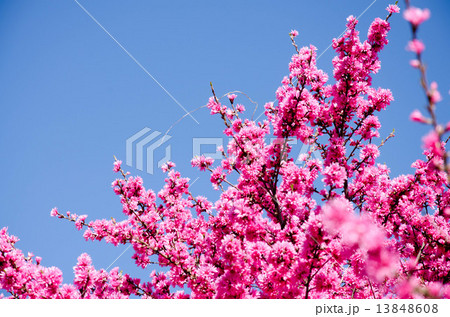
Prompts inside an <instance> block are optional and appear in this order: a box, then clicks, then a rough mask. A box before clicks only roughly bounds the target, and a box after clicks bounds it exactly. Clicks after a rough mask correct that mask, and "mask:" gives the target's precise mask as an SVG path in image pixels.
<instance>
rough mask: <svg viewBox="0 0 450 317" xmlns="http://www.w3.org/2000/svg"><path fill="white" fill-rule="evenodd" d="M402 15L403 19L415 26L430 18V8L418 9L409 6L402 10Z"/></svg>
mask: <svg viewBox="0 0 450 317" xmlns="http://www.w3.org/2000/svg"><path fill="white" fill-rule="evenodd" d="M403 17H404V18H405V20H407V21H408V22H410V23H411V24H412V25H414V26H415V27H418V26H419V25H420V24H421V23H423V22H425V21H426V20H428V19H429V18H430V10H428V9H423V10H422V9H419V8H415V7H409V8H408V9H406V10H405V12H403Z"/></svg>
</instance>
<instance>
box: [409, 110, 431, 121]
mask: <svg viewBox="0 0 450 317" xmlns="http://www.w3.org/2000/svg"><path fill="white" fill-rule="evenodd" d="M409 118H410V119H411V121H415V122H420V123H428V120H427V118H425V117H424V116H423V114H422V113H421V112H420V111H419V110H414V111H413V112H412V113H411V115H410V116H409Z"/></svg>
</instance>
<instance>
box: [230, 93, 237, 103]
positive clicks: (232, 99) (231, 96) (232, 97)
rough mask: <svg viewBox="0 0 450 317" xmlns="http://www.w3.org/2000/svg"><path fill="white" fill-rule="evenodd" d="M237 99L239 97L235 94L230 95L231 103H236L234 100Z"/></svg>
mask: <svg viewBox="0 0 450 317" xmlns="http://www.w3.org/2000/svg"><path fill="white" fill-rule="evenodd" d="M236 97H237V96H236V95H235V94H231V95H228V99H229V100H230V102H231V103H233V102H234V99H236Z"/></svg>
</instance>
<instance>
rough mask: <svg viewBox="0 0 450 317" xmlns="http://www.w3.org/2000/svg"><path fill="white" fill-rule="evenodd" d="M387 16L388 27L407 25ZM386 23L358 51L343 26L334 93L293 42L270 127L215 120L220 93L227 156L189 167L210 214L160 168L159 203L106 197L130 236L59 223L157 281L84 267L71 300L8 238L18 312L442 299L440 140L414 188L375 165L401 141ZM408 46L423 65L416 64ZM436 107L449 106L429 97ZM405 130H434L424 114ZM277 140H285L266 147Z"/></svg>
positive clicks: (146, 193) (2, 243)
mask: <svg viewBox="0 0 450 317" xmlns="http://www.w3.org/2000/svg"><path fill="white" fill-rule="evenodd" d="M410 10H411V9H410ZM388 12H389V16H388V18H389V17H390V16H391V15H392V13H396V12H399V9H398V7H396V6H389V7H388ZM424 12H426V11H422V12H418V11H414V12H412V11H408V10H407V11H406V12H405V17H407V19H408V21H411V23H414V25H416V26H417V25H418V24H420V22H421V21H423V20H424V19H426V18H427V17H428V16H427V14H426V13H424ZM388 18H386V19H384V20H383V19H380V18H377V19H375V20H374V21H373V22H372V24H371V25H370V28H369V31H368V35H367V40H364V41H362V40H361V39H360V34H359V31H358V30H357V28H356V27H357V24H358V21H357V19H356V18H355V17H353V16H350V17H349V18H348V20H347V29H346V31H345V33H344V34H343V36H342V37H340V38H338V39H334V40H333V43H332V47H333V49H334V50H335V52H336V56H335V57H334V58H333V60H332V63H333V67H334V69H333V74H332V76H333V78H334V80H333V81H329V76H328V75H327V74H326V73H325V72H323V71H322V70H320V69H318V68H317V64H316V59H317V53H316V48H315V47H314V46H312V45H311V46H308V47H303V48H298V47H297V45H296V43H295V41H294V37H296V36H297V35H298V32H297V31H291V33H290V37H291V40H292V41H293V43H294V47H295V49H296V54H294V55H293V56H292V59H291V62H290V63H289V74H288V75H287V76H286V77H285V78H284V79H283V80H282V83H281V86H280V87H279V88H278V90H277V91H276V103H267V104H266V105H265V114H266V119H265V120H263V121H260V122H255V121H252V120H249V119H245V118H244V115H245V108H244V106H242V105H235V104H234V103H235V100H236V98H237V97H236V95H234V94H232V95H228V98H227V104H222V103H221V102H220V100H219V99H218V98H217V97H216V94H215V92H214V90H213V96H212V97H211V98H210V99H209V101H208V103H207V107H208V108H209V109H210V111H211V114H213V115H216V116H219V117H220V118H221V120H222V121H223V123H224V125H225V130H224V133H225V134H226V135H227V136H229V137H230V138H231V142H230V143H229V144H228V147H227V148H225V149H224V148H220V149H219V151H221V152H222V154H223V159H222V160H221V161H217V160H216V161H214V160H213V159H212V158H208V157H204V156H200V157H195V158H194V159H193V160H192V161H191V164H192V166H193V167H195V168H198V169H199V170H200V171H202V172H205V173H208V174H209V176H210V181H211V184H212V186H213V188H214V189H216V190H218V191H220V192H221V194H220V198H219V199H218V200H217V201H216V202H211V201H209V200H208V199H207V198H205V197H203V196H194V195H192V194H191V191H190V186H191V182H190V180H189V179H188V178H184V177H182V175H181V173H180V172H179V171H177V170H176V169H175V164H174V163H172V162H168V163H166V164H165V165H164V166H163V167H162V169H163V171H164V172H165V173H166V174H167V178H166V180H165V185H164V187H163V188H162V189H161V190H160V191H159V192H158V193H155V192H154V191H152V190H148V189H146V188H145V187H144V185H143V181H142V179H141V178H140V177H133V176H129V175H128V173H125V172H124V171H123V169H122V168H121V162H120V161H116V162H115V163H114V171H115V172H117V173H119V175H121V177H119V178H118V179H116V180H115V181H114V182H113V183H112V187H113V190H114V192H115V193H116V194H117V196H119V198H120V202H121V205H122V211H123V214H124V217H123V220H121V221H119V220H115V219H113V218H112V219H111V220H106V219H101V220H93V221H87V220H86V217H87V216H86V215H77V214H74V213H70V212H67V213H66V214H62V213H60V212H59V211H58V210H57V209H56V208H55V209H53V210H52V211H51V215H52V216H54V217H57V218H64V219H66V220H68V221H71V222H74V224H75V226H76V228H77V229H79V230H80V229H82V228H84V229H85V231H84V238H85V239H86V240H98V241H100V240H104V241H105V242H107V243H111V244H113V245H115V246H117V245H119V244H122V245H125V244H127V245H131V246H132V247H133V250H134V253H133V256H132V258H133V260H134V261H135V263H136V265H137V266H139V267H142V268H146V267H148V266H149V265H151V264H152V263H154V262H155V261H156V262H157V263H158V264H159V266H161V267H163V268H164V269H161V270H160V271H153V272H152V273H151V274H150V276H149V280H148V281H142V280H140V279H136V278H132V277H130V276H129V275H127V274H122V273H119V269H118V268H114V269H112V270H111V271H109V272H107V271H105V270H97V269H95V268H94V266H93V265H92V261H91V259H90V257H89V256H88V255H87V254H82V255H80V257H79V258H78V263H77V264H76V266H75V267H74V273H75V278H74V280H73V284H63V282H62V273H61V271H60V270H59V269H57V268H54V267H50V268H47V267H43V266H42V265H41V264H40V262H41V259H40V258H39V257H34V256H33V255H32V254H29V255H28V256H26V255H24V254H23V253H22V251H20V250H18V249H17V248H16V247H15V244H16V242H17V241H18V239H17V238H16V237H14V236H11V235H9V234H8V233H7V230H6V228H3V229H2V230H1V231H0V288H1V289H4V290H6V291H7V292H8V293H9V294H10V295H11V297H12V298H129V297H141V298H399V297H401V298H422V297H439V298H449V297H450V284H449V282H450V260H449V259H450V224H449V220H450V192H449V190H448V188H449V180H448V171H447V170H446V168H445V166H446V163H445V162H446V149H445V146H446V143H445V142H442V141H441V138H442V134H443V133H444V132H445V131H444V129H443V128H440V130H436V129H438V128H436V129H435V130H432V131H431V132H430V133H429V134H428V135H427V136H425V137H424V139H423V142H424V150H425V151H424V158H422V159H418V160H416V161H415V162H413V164H412V167H413V169H414V173H413V174H411V175H400V176H397V177H395V176H394V175H391V173H390V170H389V168H388V167H387V166H386V165H385V164H381V163H379V162H378V161H377V159H378V157H379V155H380V150H381V147H382V146H383V145H384V144H385V142H386V141H387V140H388V139H389V138H391V137H392V136H393V135H389V136H384V137H385V139H383V140H380V139H379V137H380V133H379V129H380V127H381V124H380V122H379V119H378V116H377V114H378V112H380V111H382V110H384V109H386V108H387V107H388V106H389V105H390V104H391V102H392V101H393V100H394V98H393V96H392V93H391V91H390V90H389V89H386V88H381V87H373V86H372V76H373V75H374V74H376V73H377V72H378V71H379V69H380V66H381V63H380V60H379V53H380V52H381V51H382V50H383V48H384V47H385V45H386V44H388V39H387V34H388V32H389V30H390V24H389V22H388ZM417 41H418V40H417ZM413 43H414V41H413ZM413 46H414V47H413ZM413 46H411V45H410V48H411V49H412V48H414V49H412V50H413V51H414V52H415V53H416V54H419V55H420V53H421V51H422V50H423V49H422V50H421V49H420V46H418V45H417V42H416V43H415V44H414V45H413ZM419 58H420V56H419ZM418 63H419V66H420V65H421V63H422V62H421V60H420V59H418ZM421 70H422V69H421ZM427 96H428V100H429V101H430V102H432V103H433V102H437V101H438V100H440V95H438V92H437V85H436V84H432V85H430V89H429V91H427ZM433 107H434V104H433ZM429 109H431V111H432V109H434V108H432V107H429ZM432 117H433V118H434V116H432ZM411 119H412V120H414V121H418V122H421V123H425V124H429V123H430V122H431V121H430V120H431V119H427V118H425V116H423V115H422V114H421V112H419V111H418V110H416V111H414V112H413V113H412V115H411ZM435 126H436V127H438V125H437V124H436V125H435ZM271 136H275V138H276V140H275V141H273V142H269V143H267V142H266V141H265V140H266V139H268V138H269V137H271ZM291 140H297V141H299V142H302V143H304V144H307V145H311V147H312V150H311V151H310V152H309V153H308V154H306V155H303V156H302V157H301V158H300V161H301V163H300V164H295V163H298V162H294V159H293V158H292V157H291V156H290V151H291V146H290V143H289V141H291ZM313 151H317V152H318V153H320V157H321V159H320V160H319V159H317V158H315V157H313V156H312V152H313ZM236 179H237V180H236ZM232 180H233V181H232ZM182 289H188V290H189V291H186V292H185V291H183V290H182Z"/></svg>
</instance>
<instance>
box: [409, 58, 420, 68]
mask: <svg viewBox="0 0 450 317" xmlns="http://www.w3.org/2000/svg"><path fill="white" fill-rule="evenodd" d="M409 65H411V66H412V67H414V68H419V67H420V61H419V60H417V59H412V60H410V61H409Z"/></svg>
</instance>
